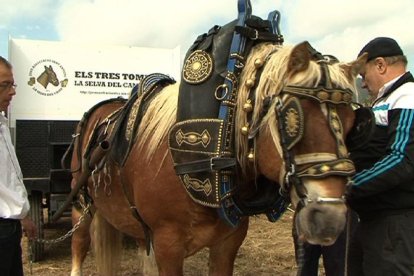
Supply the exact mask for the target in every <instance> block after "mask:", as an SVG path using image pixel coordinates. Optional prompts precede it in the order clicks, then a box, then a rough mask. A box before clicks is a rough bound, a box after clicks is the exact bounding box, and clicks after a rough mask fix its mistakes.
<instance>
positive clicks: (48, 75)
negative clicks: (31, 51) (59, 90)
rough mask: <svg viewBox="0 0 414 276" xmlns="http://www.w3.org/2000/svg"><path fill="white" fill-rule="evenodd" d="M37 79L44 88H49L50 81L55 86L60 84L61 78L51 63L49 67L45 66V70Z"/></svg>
mask: <svg viewBox="0 0 414 276" xmlns="http://www.w3.org/2000/svg"><path fill="white" fill-rule="evenodd" d="M37 81H38V82H39V83H40V84H41V85H42V86H43V87H44V88H47V86H48V85H49V83H51V84H52V85H54V86H58V85H59V79H58V78H57V76H56V73H55V71H53V68H52V65H49V67H47V66H45V71H43V72H42V74H40V75H39V77H38V78H37Z"/></svg>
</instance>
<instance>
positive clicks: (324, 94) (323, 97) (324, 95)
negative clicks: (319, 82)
mask: <svg viewBox="0 0 414 276" xmlns="http://www.w3.org/2000/svg"><path fill="white" fill-rule="evenodd" d="M316 96H317V97H318V99H320V100H323V101H324V100H327V99H328V98H329V94H328V92H325V91H321V92H319V93H318V94H317V95H316Z"/></svg>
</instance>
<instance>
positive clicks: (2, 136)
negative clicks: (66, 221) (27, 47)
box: [0, 56, 37, 276]
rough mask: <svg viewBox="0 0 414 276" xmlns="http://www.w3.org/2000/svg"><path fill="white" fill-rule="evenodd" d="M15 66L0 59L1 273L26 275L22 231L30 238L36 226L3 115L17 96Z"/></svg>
mask: <svg viewBox="0 0 414 276" xmlns="http://www.w3.org/2000/svg"><path fill="white" fill-rule="evenodd" d="M15 89H16V85H15V84H14V78H13V72H12V65H11V64H10V63H9V62H8V61H7V60H6V59H4V58H3V57H1V56H0V274H1V275H4V276H20V275H23V264H22V249H21V244H20V243H21V238H22V228H23V231H24V232H25V233H26V235H27V237H28V238H29V239H33V238H35V237H36V232H37V229H36V226H35V224H34V223H33V221H32V220H31V219H30V217H29V216H28V212H29V208H30V206H29V200H28V198H27V191H26V188H25V186H24V184H23V176H22V172H21V169H20V165H19V162H18V160H17V157H16V153H15V150H14V147H13V145H12V142H11V137H10V131H9V128H8V126H7V118H6V117H5V116H4V114H3V112H6V111H7V108H8V106H9V104H10V102H11V100H12V98H13V96H14V95H15V94H16V90H15Z"/></svg>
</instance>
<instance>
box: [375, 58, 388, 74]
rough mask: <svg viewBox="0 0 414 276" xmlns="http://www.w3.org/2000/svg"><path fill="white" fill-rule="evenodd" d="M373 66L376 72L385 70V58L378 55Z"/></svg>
mask: <svg viewBox="0 0 414 276" xmlns="http://www.w3.org/2000/svg"><path fill="white" fill-rule="evenodd" d="M375 67H376V68H377V70H378V72H379V73H381V74H383V73H385V71H386V70H387V63H386V62H385V59H384V58H382V57H378V58H376V59H375Z"/></svg>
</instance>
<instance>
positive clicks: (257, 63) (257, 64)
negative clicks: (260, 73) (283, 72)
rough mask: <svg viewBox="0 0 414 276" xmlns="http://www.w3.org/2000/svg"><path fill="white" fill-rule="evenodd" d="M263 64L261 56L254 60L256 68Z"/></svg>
mask: <svg viewBox="0 0 414 276" xmlns="http://www.w3.org/2000/svg"><path fill="white" fill-rule="evenodd" d="M263 64H264V62H263V59H261V58H258V59H256V60H255V61H254V67H256V68H260V67H262V66H263Z"/></svg>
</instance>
